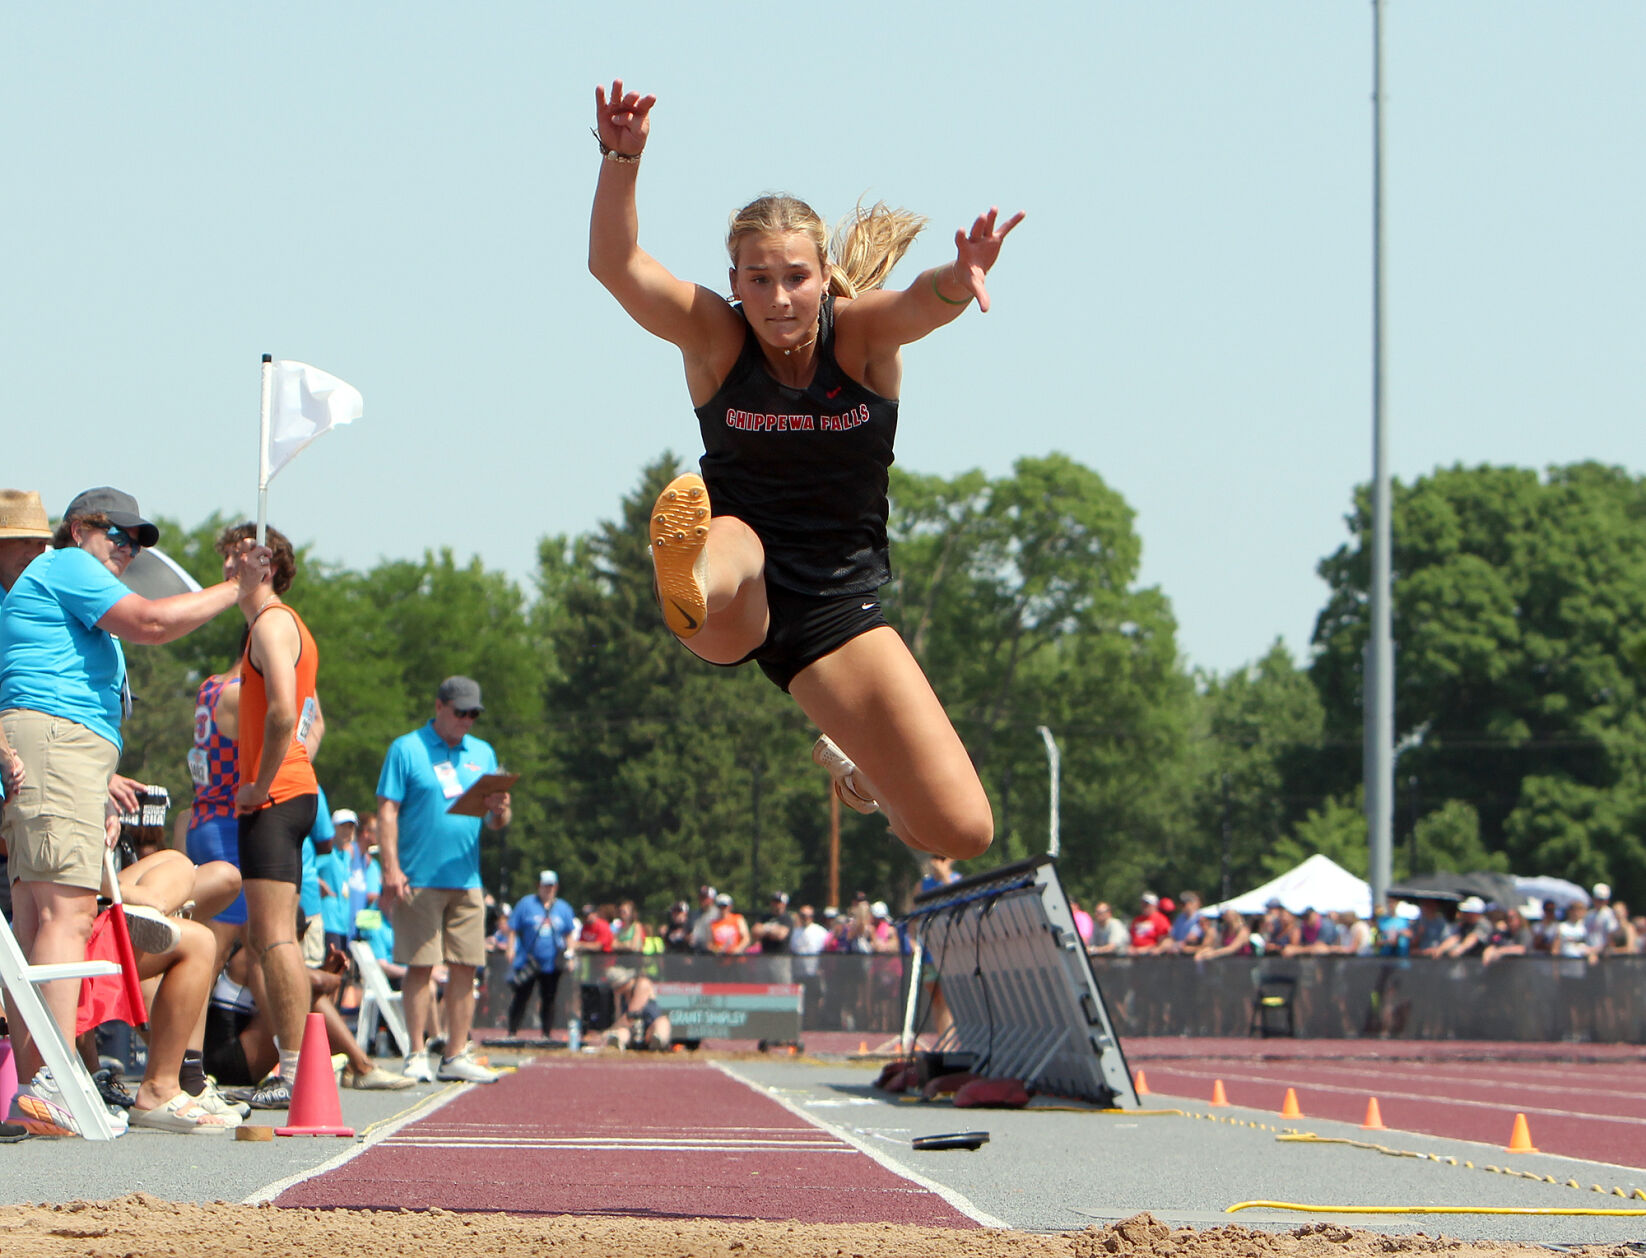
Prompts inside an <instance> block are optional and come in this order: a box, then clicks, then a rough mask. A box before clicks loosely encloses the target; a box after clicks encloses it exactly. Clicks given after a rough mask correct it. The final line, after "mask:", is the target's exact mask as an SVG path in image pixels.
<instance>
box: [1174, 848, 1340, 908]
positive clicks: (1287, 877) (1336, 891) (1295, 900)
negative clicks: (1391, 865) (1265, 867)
mask: <svg viewBox="0 0 1646 1258" xmlns="http://www.w3.org/2000/svg"><path fill="white" fill-rule="evenodd" d="M1270 900H1279V901H1280V902H1281V903H1282V904H1284V905H1285V906H1286V907H1287V908H1288V909H1290V910H1291V911H1292V912H1293V913H1301V912H1303V910H1304V909H1319V910H1320V911H1321V912H1322V913H1342V912H1344V911H1350V912H1353V913H1355V914H1357V915H1358V916H1360V917H1370V916H1371V915H1372V888H1371V884H1370V883H1368V882H1367V881H1366V880H1365V879H1363V878H1356V877H1355V876H1354V875H1353V874H1351V873H1350V872H1349V871H1348V870H1347V869H1344V868H1343V866H1341V865H1339V864H1338V863H1337V862H1336V861H1334V860H1332V859H1331V857H1329V856H1322V855H1320V854H1319V853H1318V852H1317V853H1315V855H1313V856H1311V857H1309V859H1308V860H1306V861H1304V862H1303V863H1302V864H1301V865H1299V866H1297V868H1295V869H1289V870H1287V871H1286V872H1285V873H1283V874H1281V875H1280V877H1278V878H1276V879H1274V880H1273V881H1272V882H1266V883H1264V884H1263V885H1262V886H1261V887H1257V888H1255V889H1254V890H1251V891H1248V892H1246V894H1245V895H1237V896H1235V897H1234V898H1233V899H1232V900H1225V901H1223V903H1221V904H1214V905H1212V906H1210V907H1209V908H1206V909H1204V910H1202V912H1203V913H1206V914H1218V913H1222V912H1223V910H1224V909H1227V908H1233V909H1234V910H1235V911H1237V912H1238V913H1240V914H1242V915H1243V916H1245V915H1250V914H1255V913H1262V912H1263V910H1264V909H1265V908H1267V907H1268V904H1269V901H1270Z"/></svg>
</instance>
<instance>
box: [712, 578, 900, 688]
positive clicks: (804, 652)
mask: <svg viewBox="0 0 1646 1258" xmlns="http://www.w3.org/2000/svg"><path fill="white" fill-rule="evenodd" d="M766 608H767V610H768V612H769V613H770V616H771V625H770V627H769V628H768V629H767V630H766V640H765V641H764V642H762V643H761V644H760V645H759V646H757V647H756V648H755V649H754V650H752V651H750V652H749V653H748V654H747V655H745V656H744V657H743V658H742V659H741V660H739V661H738V662H737V663H738V664H747V663H748V662H749V661H750V660H753V661H754V662H755V663H756V664H758V665H760V671H761V672H763V673H765V674H766V676H767V677H770V678H771V679H772V682H773V684H775V685H776V686H777V687H778V688H779V689H780V690H782V691H783V692H784V693H785V694H787V693H788V689H789V683H790V682H791V681H793V680H794V679H795V677H796V676H797V675H798V674H799V673H800V671H801V670H802V669H804V668H806V667H807V665H809V664H814V663H816V662H817V661H818V660H820V659H822V658H823V657H824V656H825V655H827V654H828V653H829V652H830V651H837V650H839V649H840V648H841V647H843V646H845V645H846V643H848V642H850V641H851V640H852V639H853V638H855V637H858V636H859V635H861V634H865V633H867V632H868V631H869V630H871V629H876V628H878V627H880V626H881V625H883V624H885V623H886V617H885V616H884V615H882V614H881V611H880V596H879V595H877V594H875V593H873V592H870V593H868V594H826V595H817V594H798V593H796V592H795V591H794V590H789V589H785V588H784V587H782V586H781V585H768V586H767V587H766ZM730 667H733V668H735V667H737V665H736V664H734V665H730Z"/></svg>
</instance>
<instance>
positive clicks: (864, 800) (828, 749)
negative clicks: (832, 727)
mask: <svg viewBox="0 0 1646 1258" xmlns="http://www.w3.org/2000/svg"><path fill="white" fill-rule="evenodd" d="M812 760H813V761H814V762H815V763H816V764H818V765H820V766H821V767H822V768H824V769H827V770H828V773H829V776H830V777H832V778H833V779H834V793H835V794H836V795H838V796H840V802H841V803H843V804H845V805H846V807H848V808H850V809H853V810H854V811H856V812H860V813H863V814H864V815H867V814H869V813H871V812H879V811H880V805H879V804H878V803H876V802H875V801H874V800H873V799H871V798H869V796H867V795H865V794H863V793H862V792H861V791H860V790H858V789H857V766H856V765H855V764H853V763H852V762H851V760H850V759H848V758H847V756H846V753H845V752H843V751H841V750H840V748H839V747H837V746H835V743H834V739H832V738H830V737H829V736H828V735H827V734H823V735H820V736H819V737H818V740H817V741H816V742H815V743H813V744H812Z"/></svg>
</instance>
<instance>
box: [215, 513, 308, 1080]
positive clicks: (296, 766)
mask: <svg viewBox="0 0 1646 1258" xmlns="http://www.w3.org/2000/svg"><path fill="white" fill-rule="evenodd" d="M255 532H256V530H255V529H254V528H253V526H252V525H250V524H240V525H236V526H234V527H233V528H230V529H227V530H225V531H224V533H223V536H222V537H221V538H220V539H219V540H218V543H217V545H218V549H219V550H222V549H223V548H224V547H225V546H230V547H232V546H235V545H238V543H239V542H240V539H241V538H243V537H252V536H255ZM267 536H268V541H267V544H268V546H269V547H270V548H271V549H272V550H273V551H274V557H273V559H272V560H271V561H270V563H269V566H268V569H267V571H266V573H265V575H264V577H263V580H262V581H261V582H260V583H259V584H258V585H257V586H256V588H255V589H253V590H252V591H251V592H250V593H249V594H245V595H242V596H241V598H240V600H239V602H240V610H241V612H242V613H243V614H244V615H245V617H246V624H247V625H248V626H249V627H250V635H249V636H248V638H247V639H246V653H245V655H244V656H242V657H241V662H240V749H239V758H240V787H239V790H238V791H237V792H236V793H235V797H234V805H235V814H236V816H237V817H238V818H239V824H240V873H241V876H242V878H243V880H244V887H245V893H246V929H247V934H248V937H249V941H250V946H251V953H252V957H253V959H254V960H255V961H257V962H258V964H260V965H261V967H262V970H263V985H264V989H265V991H266V992H267V993H268V1004H269V1009H268V1013H269V1015H270V1019H271V1021H272V1022H273V1025H274V1030H275V1040H276V1042H277V1043H278V1045H279V1048H280V1075H279V1078H278V1079H273V1080H270V1081H268V1083H267V1084H266V1085H265V1086H264V1087H261V1088H259V1089H258V1092H257V1095H256V1096H255V1097H254V1098H253V1099H252V1101H251V1104H252V1105H253V1107H254V1108H257V1109H279V1108H284V1107H287V1106H289V1105H290V1104H291V1085H292V1083H293V1081H294V1080H295V1079H296V1078H297V1055H298V1049H299V1048H300V1046H301V1044H302V1039H303V1025H304V1019H305V1017H306V1015H307V1014H308V1011H309V979H308V975H307V973H305V971H304V967H303V953H302V949H301V948H300V947H299V946H298V943H297V896H298V886H299V884H300V882H301V881H302V876H303V837H304V836H305V835H306V834H308V832H309V830H310V829H311V828H312V827H313V826H314V819H315V814H316V811H317V808H318V803H319V794H320V785H319V783H318V782H317V781H316V780H315V776H314V766H313V765H312V764H310V762H309V751H308V747H307V745H306V742H305V738H306V736H307V734H308V733H309V730H310V728H311V727H312V726H313V725H314V723H315V722H316V721H317V720H318V719H319V704H318V700H317V699H316V698H315V687H314V683H315V673H316V670H317V669H318V667H319V663H320V653H319V651H318V650H317V649H316V647H315V645H314V639H313V638H312V637H311V636H310V635H309V630H308V626H307V625H305V624H304V623H303V621H302V619H301V617H299V616H298V614H297V613H296V612H295V611H294V610H292V609H291V608H290V607H288V606H286V604H285V602H284V601H282V599H281V595H282V594H284V593H285V592H286V591H287V590H288V589H290V588H291V583H292V578H293V576H295V575H296V572H297V559H296V556H295V554H294V553H293V551H292V545H291V542H290V541H288V540H287V539H286V538H285V536H284V535H283V534H281V533H280V532H279V531H278V530H276V529H272V528H271V529H269V530H268V535H267ZM265 1094H266V1095H265Z"/></svg>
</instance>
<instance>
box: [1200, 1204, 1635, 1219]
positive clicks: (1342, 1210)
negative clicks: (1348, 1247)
mask: <svg viewBox="0 0 1646 1258" xmlns="http://www.w3.org/2000/svg"><path fill="white" fill-rule="evenodd" d="M1236 1210H1302V1211H1305V1212H1307V1213H1309V1214H1603V1215H1615V1216H1618V1217H1621V1218H1632V1217H1636V1216H1639V1215H1646V1209H1638V1210H1636V1209H1628V1208H1625V1207H1618V1208H1603V1209H1593V1210H1590V1209H1585V1208H1583V1207H1582V1206H1312V1205H1309V1204H1307V1203H1306V1202H1302V1201H1237V1202H1235V1204H1234V1205H1232V1206H1225V1207H1224V1210H1223V1212H1224V1213H1225V1214H1233V1213H1234V1212H1235V1211H1236Z"/></svg>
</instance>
